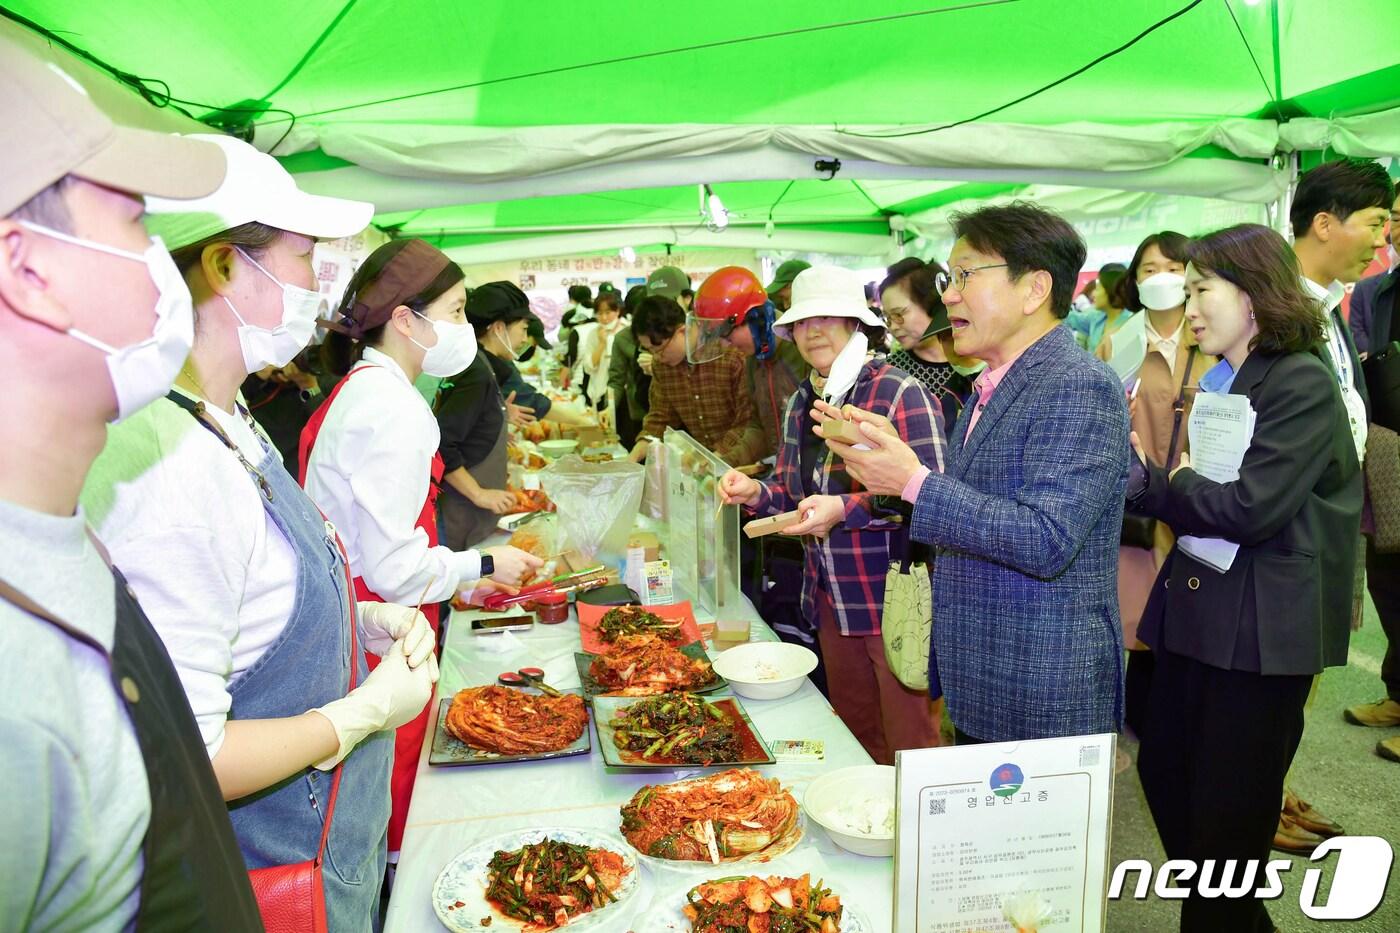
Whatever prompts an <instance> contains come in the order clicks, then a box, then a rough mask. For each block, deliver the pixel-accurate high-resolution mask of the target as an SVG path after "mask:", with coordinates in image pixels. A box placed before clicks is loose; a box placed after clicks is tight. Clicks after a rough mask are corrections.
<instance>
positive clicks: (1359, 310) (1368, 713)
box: [1343, 197, 1400, 761]
mask: <svg viewBox="0 0 1400 933" xmlns="http://www.w3.org/2000/svg"><path fill="white" fill-rule="evenodd" d="M1397 225H1400V197H1398V198H1396V199H1395V201H1394V202H1393V203H1392V204H1391V205H1390V232H1389V233H1388V234H1387V235H1386V239H1387V241H1388V242H1389V243H1390V252H1391V253H1392V256H1393V255H1394V253H1395V251H1396V245H1395V244H1396V241H1397V236H1396V226H1397ZM1387 322H1388V326H1387ZM1348 323H1350V325H1351V332H1352V336H1353V337H1355V338H1356V349H1357V351H1358V353H1359V354H1360V355H1361V357H1362V359H1365V358H1366V356H1368V355H1375V354H1379V353H1381V352H1384V350H1385V349H1386V348H1387V347H1389V346H1390V345H1391V343H1392V342H1394V341H1395V340H1396V339H1397V338H1400V262H1396V264H1395V266H1394V267H1392V268H1391V270H1390V271H1389V272H1384V273H1382V274H1380V275H1373V276H1371V277H1370V278H1369V279H1362V280H1361V281H1360V282H1357V283H1356V289H1355V290H1354V291H1353V292H1352V293H1351V318H1350V320H1349V322H1348ZM1382 331H1384V332H1382ZM1386 427H1389V428H1391V429H1392V430H1394V429H1396V428H1400V425H1394V424H1391V425H1386ZM1366 588H1367V589H1368V590H1369V591H1370V593H1371V600H1372V601H1373V602H1374V603H1375V604H1376V614H1377V615H1379V616H1380V618H1381V628H1383V629H1384V630H1385V637H1386V642H1387V644H1386V649H1385V660H1384V661H1382V662H1381V680H1382V681H1383V682H1384V683H1385V693H1386V695H1385V696H1384V697H1382V698H1381V699H1379V700H1377V701H1376V702H1374V703H1362V704H1361V705H1359V706H1352V707H1348V708H1347V709H1346V710H1345V711H1344V712H1343V715H1344V716H1345V717H1346V720H1347V722H1350V723H1353V724H1355V725H1358V726H1370V727H1373V728H1377V727H1393V726H1400V554H1382V553H1381V552H1380V551H1377V550H1376V548H1375V542H1374V541H1373V540H1372V539H1371V538H1369V537H1368V538H1367V539H1366ZM1376 751H1377V752H1378V753H1380V754H1382V755H1384V756H1385V757H1387V758H1390V759H1392V760H1397V761H1400V736H1391V737H1390V738H1388V739H1382V740H1381V741H1380V742H1378V743H1377V745H1376Z"/></svg>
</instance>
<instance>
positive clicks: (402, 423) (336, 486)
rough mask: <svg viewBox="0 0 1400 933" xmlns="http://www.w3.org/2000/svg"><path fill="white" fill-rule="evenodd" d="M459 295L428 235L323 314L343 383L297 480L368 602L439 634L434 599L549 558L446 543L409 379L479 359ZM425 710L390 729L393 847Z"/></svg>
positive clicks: (434, 427)
mask: <svg viewBox="0 0 1400 933" xmlns="http://www.w3.org/2000/svg"><path fill="white" fill-rule="evenodd" d="M465 304H466V287H465V285H464V284H463V281H462V270H461V269H460V268H458V266H457V265H456V264H455V263H453V262H452V260H451V259H449V258H448V257H447V256H445V255H444V254H443V253H442V251H440V250H438V249H437V248H436V247H433V246H430V245H429V244H428V243H426V242H424V241H423V240H395V241H393V242H390V243H386V244H384V245H383V246H381V247H379V248H378V249H377V250H375V251H374V252H373V253H372V254H370V256H369V258H368V259H366V260H365V261H364V263H363V264H362V265H361V266H360V268H359V269H358V270H356V272H355V276H354V278H352V279H351V280H350V284H349V286H348V287H347V288H346V291H345V296H344V297H343V298H342V299H341V301H340V304H339V307H338V308H337V310H336V311H335V313H334V314H333V315H332V316H331V319H330V320H329V321H328V322H327V326H328V327H329V328H331V330H332V333H331V334H330V335H329V336H328V337H327V338H326V342H325V344H323V346H322V354H323V356H324V357H325V359H326V364H327V368H328V369H329V370H330V371H331V372H333V373H336V374H337V375H342V376H343V377H344V378H342V379H341V381H340V383H339V384H338V385H337V386H336V387H335V389H334V391H332V392H331V394H330V396H329V397H328V398H327V399H326V403H325V404H324V405H322V406H321V407H320V408H319V409H318V410H317V411H316V413H315V414H314V415H312V417H311V420H310V421H309V422H308V423H307V425H306V428H305V429H304V430H303V431H302V436H301V463H302V485H303V486H304V487H305V488H306V491H307V493H308V494H309V495H310V496H311V498H312V499H314V500H315V501H316V504H317V505H319V506H320V507H321V511H322V512H324V513H325V514H326V517H327V518H328V519H330V521H331V522H333V523H334V524H335V526H336V528H338V529H339V530H340V535H341V538H342V539H343V540H344V542H345V549H346V552H347V553H348V554H349V557H350V570H351V573H352V574H353V575H354V578H355V589H356V592H357V593H358V594H359V596H360V598H361V599H363V600H382V601H383V602H386V603H399V604H401V605H406V606H413V605H415V604H418V603H421V604H422V606H423V611H424V612H425V613H426V614H427V616H428V619H429V622H430V623H431V624H432V626H433V628H434V630H436V628H437V604H438V603H441V602H443V601H445V600H447V599H450V598H451V597H452V596H453V595H454V594H456V593H457V592H458V591H464V590H467V591H469V590H472V589H475V588H478V581H479V580H480V579H481V578H482V577H490V578H492V580H494V581H495V582H497V583H500V584H503V585H506V586H512V585H514V584H517V583H519V582H520V579H521V577H522V576H523V575H524V573H525V572H526V571H527V570H532V569H534V568H536V567H539V566H540V565H541V564H542V563H543V562H542V561H541V560H540V559H539V558H537V557H534V556H532V555H530V554H526V553H525V552H524V551H521V550H518V549H516V548H512V547H498V548H486V549H484V550H482V551H479V552H478V551H475V550H468V551H454V550H452V549H451V548H449V547H444V546H441V545H439V544H438V528H437V497H438V490H439V484H440V483H441V482H442V477H443V460H442V456H441V454H440V453H439V452H438V446H439V443H440V437H441V436H440V432H439V429H438V424H437V421H436V419H434V417H433V412H432V409H431V408H429V406H428V403H427V402H426V401H425V400H424V399H423V396H422V395H420V394H419V393H418V390H417V389H415V388H414V387H413V382H414V380H415V379H417V378H418V376H419V374H420V373H428V374H430V375H434V376H441V377H444V378H447V377H451V376H456V375H457V374H458V373H460V372H462V371H463V370H465V369H467V368H468V367H469V366H470V365H471V363H472V361H473V360H474V359H475V357H476V336H475V334H474V333H473V330H472V327H471V325H470V324H468V323H467V320H466V315H465V313H464V312H463V307H464V305H465ZM427 718H428V708H427V705H426V703H425V704H424V705H423V706H422V708H421V711H420V713H419V715H418V716H417V717H416V718H415V719H414V720H413V721H412V722H410V723H408V724H407V725H405V726H404V727H403V728H401V729H399V731H398V736H397V738H396V742H395V753H394V773H393V797H394V813H393V818H392V820H391V822H390V824H389V851H390V852H396V851H398V848H399V841H400V840H401V838H402V835H403V824H404V818H405V817H406V815H407V813H408V802H409V797H410V795H411V794H412V791H413V780H414V776H415V774H416V772H417V769H418V755H419V752H420V750H421V749H422V745H423V737H424V735H425V734H426V732H427Z"/></svg>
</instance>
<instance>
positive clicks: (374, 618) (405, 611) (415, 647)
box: [355, 602, 437, 668]
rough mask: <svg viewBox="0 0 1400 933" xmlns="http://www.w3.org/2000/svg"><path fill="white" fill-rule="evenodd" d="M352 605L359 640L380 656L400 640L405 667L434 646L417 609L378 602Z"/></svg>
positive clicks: (419, 661)
mask: <svg viewBox="0 0 1400 933" xmlns="http://www.w3.org/2000/svg"><path fill="white" fill-rule="evenodd" d="M355 608H356V615H358V616H359V619H360V643H361V644H362V645H364V646H365V649H366V650H368V651H372V652H374V653H375V654H377V655H379V656H380V657H383V656H384V653H385V652H386V651H388V650H389V649H390V648H391V647H393V644H394V642H396V641H401V642H402V643H403V652H404V655H405V656H406V657H407V658H408V666H409V667H411V668H416V667H418V666H419V665H420V664H422V663H423V662H424V661H426V660H427V658H428V655H430V654H432V653H433V649H434V648H436V647H437V639H435V638H434V637H433V629H432V626H430V625H429V624H428V617H427V616H425V615H423V613H421V612H419V611H418V610H417V609H410V608H409V607H408V606H400V605H398V604H397V603H379V602H363V603H357V604H356V607H355Z"/></svg>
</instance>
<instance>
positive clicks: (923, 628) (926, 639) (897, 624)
mask: <svg viewBox="0 0 1400 933" xmlns="http://www.w3.org/2000/svg"><path fill="white" fill-rule="evenodd" d="M880 634H881V637H882V638H883V639H884V642H885V663H887V664H888V665H889V666H890V670H891V671H892V672H893V673H894V676H895V677H897V678H899V682H900V683H902V684H903V685H904V686H906V687H908V688H909V689H910V690H927V689H928V687H929V683H928V668H929V651H930V646H931V643H932V640H933V583H932V581H931V580H930V577H929V565H928V564H926V563H924V562H922V561H918V562H914V561H911V560H909V559H908V558H905V559H903V560H892V561H890V569H889V570H888V571H887V572H886V573H885V606H884V613H883V616H882V618H881V619H880Z"/></svg>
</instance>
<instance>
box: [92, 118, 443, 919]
mask: <svg viewBox="0 0 1400 933" xmlns="http://www.w3.org/2000/svg"><path fill="white" fill-rule="evenodd" d="M207 138H209V139H210V141H212V142H214V143H216V144H217V145H219V146H220V147H221V148H222V149H223V150H224V152H225V155H226V156H227V160H228V175H227V178H226V180H225V182H224V185H223V186H222V187H221V188H220V189H219V190H218V191H216V192H214V194H212V195H210V196H208V197H207V198H203V199H201V200H199V201H195V202H164V201H161V200H160V199H156V198H152V199H149V200H148V201H147V210H148V211H149V212H150V213H151V215H152V216H151V218H150V220H149V223H150V226H151V228H152V229H153V231H155V232H156V233H158V234H160V235H161V236H163V237H164V238H165V240H166V242H167V243H169V244H170V246H171V248H172V256H173V257H174V265H175V267H176V268H178V270H179V274H180V275H182V276H183V278H184V284H185V285H187V286H188V289H189V294H190V295H191V296H192V297H193V301H194V307H195V313H194V319H195V323H194V343H193V347H192V349H191V350H190V353H189V358H188V359H185V360H182V361H181V362H182V364H183V365H180V364H176V365H177V367H178V368H179V375H178V376H177V378H176V382H175V387H174V389H173V391H171V393H170V394H169V395H168V396H166V397H165V398H162V399H159V400H157V401H156V402H154V403H153V404H151V405H149V406H147V407H146V408H144V409H142V410H141V411H139V412H137V413H135V414H134V415H132V416H131V417H129V418H125V419H124V420H122V422H121V423H120V424H117V425H115V426H114V427H113V428H112V429H111V430H110V432H109V436H108V442H107V446H106V448H105V449H104V450H103V453H102V455H101V456H100V457H99V458H98V460H97V462H96V463H95V464H94V466H93V470H92V473H91V475H90V476H89V478H88V482H87V485H86V486H85V487H84V490H83V503H84V505H85V507H86V509H87V511H88V514H89V515H90V516H91V518H92V521H93V524H94V525H95V526H96V528H97V529H98V531H99V534H100V535H101V536H102V538H103V540H104V542H105V543H106V544H107V546H108V547H109V548H110V550H111V551H112V556H113V558H114V561H115V562H116V564H117V565H118V566H120V567H122V569H123V571H124V572H125V574H126V576H127V578H128V579H129V581H130V583H131V586H132V588H133V589H134V590H135V592H136V594H137V596H138V597H139V599H140V601H141V604H142V606H143V607H144V608H145V610H146V612H147V614H148V615H149V617H150V619H151V622H152V624H153V625H154V627H155V629H156V631H157V632H158V633H159V634H160V635H161V638H162V640H163V641H164V642H165V645H166V647H167V649H168V650H169V652H170V655H171V660H172V661H173V662H174V664H175V667H176V669H177V670H178V672H179V675H180V680H181V683H182V685H183V686H184V688H185V693H186V696H187V698H188V699H189V702H190V707H191V709H192V710H193V712H194V715H195V720H196V724H197V725H198V727H199V729H200V732H201V735H202V737H203V739H204V742H205V746H206V751H207V752H208V754H209V755H210V757H211V759H212V761H213V766H214V773H215V775H216V777H217V778H218V781H219V785H220V789H221V790H222V791H223V794H224V798H225V799H226V800H227V801H228V802H229V810H230V818H231V819H232V822H233V826H234V832H235V834H236V836H237V838H238V843H239V847H240V848H241V850H242V853H243V857H244V860H245V861H246V863H247V864H248V866H249V867H250V868H252V869H261V868H273V867H276V866H281V865H286V864H292V863H298V862H302V861H306V860H310V859H314V858H316V857H317V856H318V854H319V853H320V852H321V851H322V850H323V848H324V849H326V850H329V851H330V852H331V853H332V854H333V857H332V858H329V859H326V860H325V862H324V865H325V871H324V875H323V878H324V882H323V884H324V894H325V900H326V908H327V916H328V918H329V922H330V926H331V927H332V928H333V929H337V930H339V929H346V930H368V929H370V918H371V917H372V916H373V915H374V912H375V910H376V908H377V901H378V887H379V885H378V884H377V883H375V881H376V880H377V879H378V878H379V877H380V876H381V875H382V873H383V870H384V864H385V859H386V843H385V836H386V832H387V827H388V821H389V812H390V798H389V793H388V778H389V772H390V764H391V759H392V752H393V740H392V737H391V735H390V733H389V732H388V731H386V730H391V729H393V728H395V727H397V726H398V725H400V724H401V723H403V722H406V721H408V720H409V719H411V718H412V717H413V716H414V715H416V714H417V712H418V710H419V709H421V708H422V705H423V704H424V702H426V700H427V698H428V696H429V694H430V693H431V689H432V682H433V680H434V679H435V677H436V660H435V658H434V657H433V653H432V652H433V647H434V642H433V638H432V633H431V629H430V627H429V625H428V622H427V619H426V618H424V617H423V616H422V615H421V614H419V613H417V612H415V611H414V610H412V609H410V608H404V607H390V606H384V605H382V604H375V605H368V604H364V605H359V606H357V604H356V597H355V594H354V587H353V585H352V583H351V578H350V574H349V572H348V568H347V562H346V560H345V557H344V553H343V551H342V550H341V548H340V546H339V542H338V541H337V539H336V536H335V531H334V529H333V528H331V527H330V526H329V525H327V524H326V522H325V521H324V519H323V518H322V517H321V515H320V513H319V512H318V511H317V509H316V506H315V505H314V504H313V503H312V501H311V500H310V499H309V498H308V497H307V496H306V494H305V493H304V492H302V490H301V488H300V486H299V485H298V484H297V482H296V480H295V479H294V478H293V477H292V476H291V475H289V474H288V472H287V471H286V469H285V468H284V467H283V466H282V463H281V460H280V458H279V457H278V455H277V453H276V451H275V449H274V448H272V446H271V445H270V444H269V443H267V441H266V439H265V438H264V437H263V436H262V434H261V431H260V429H259V427H258V425H257V424H256V423H255V422H254V421H253V419H252V417H251V416H250V415H249V413H248V412H247V411H246V410H245V409H244V408H243V406H242V405H241V404H240V403H239V399H238V387H239V385H240V384H241V383H242V382H243V380H244V379H245V378H247V376H248V374H249V373H250V372H254V371H256V370H259V369H261V368H263V367H265V366H282V365H285V364H286V363H287V362H288V361H290V360H291V359H292V357H294V356H295V355H296V354H297V353H298V352H299V351H300V350H301V349H302V348H303V347H304V346H305V345H306V343H307V342H308V341H309V340H310V339H311V336H312V334H313V332H314V329H315V326H316V320H317V313H318V309H319V307H320V304H321V299H320V295H319V294H318V293H317V292H316V291H315V290H314V288H315V276H314V274H313V271H312V265H311V252H312V248H313V246H314V244H315V241H316V238H318V237H327V238H331V237H342V236H349V235H351V234H354V233H357V232H358V231H360V230H361V229H363V228H364V227H365V225H366V224H368V222H369V220H370V216H371V214H372V213H373V207H372V205H369V204H365V203H361V202H355V201H343V200H339V199H332V198H320V197H313V196H310V195H307V194H305V193H303V192H301V191H299V190H298V189H297V188H296V185H295V183H294V182H293V181H292V178H291V176H290V175H288V174H287V172H286V170H285V169H283V168H282V167H281V166H280V165H279V164H278V163H277V162H276V161H275V160H274V159H272V158H270V157H268V156H265V155H263V154H261V153H259V152H257V150H255V149H253V148H252V147H251V146H248V145H247V144H245V143H242V142H239V141H237V140H233V139H230V138H227V137H222V136H219V137H207ZM166 211H181V212H182V213H164V212H166ZM124 413H125V412H124ZM364 651H369V652H371V653H373V654H375V655H383V657H384V661H383V663H380V664H379V665H378V666H377V668H375V669H374V671H373V672H370V670H369V669H368V666H367V665H366V663H365V656H364V654H363V652H364ZM333 788H334V795H333V799H334V804H332V802H331V801H332V789H333ZM327 824H328V825H329V833H328V835H327V836H326V838H325V841H324V842H323V840H322V828H323V826H325V825H327ZM256 887H257V886H256V885H255V888H256ZM263 896H264V897H265V895H263ZM261 906H262V907H263V908H264V912H265V913H266V914H267V915H268V916H273V917H275V916H278V914H279V912H278V910H277V909H276V907H275V906H271V907H270V905H269V903H267V902H261ZM269 908H270V909H269Z"/></svg>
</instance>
